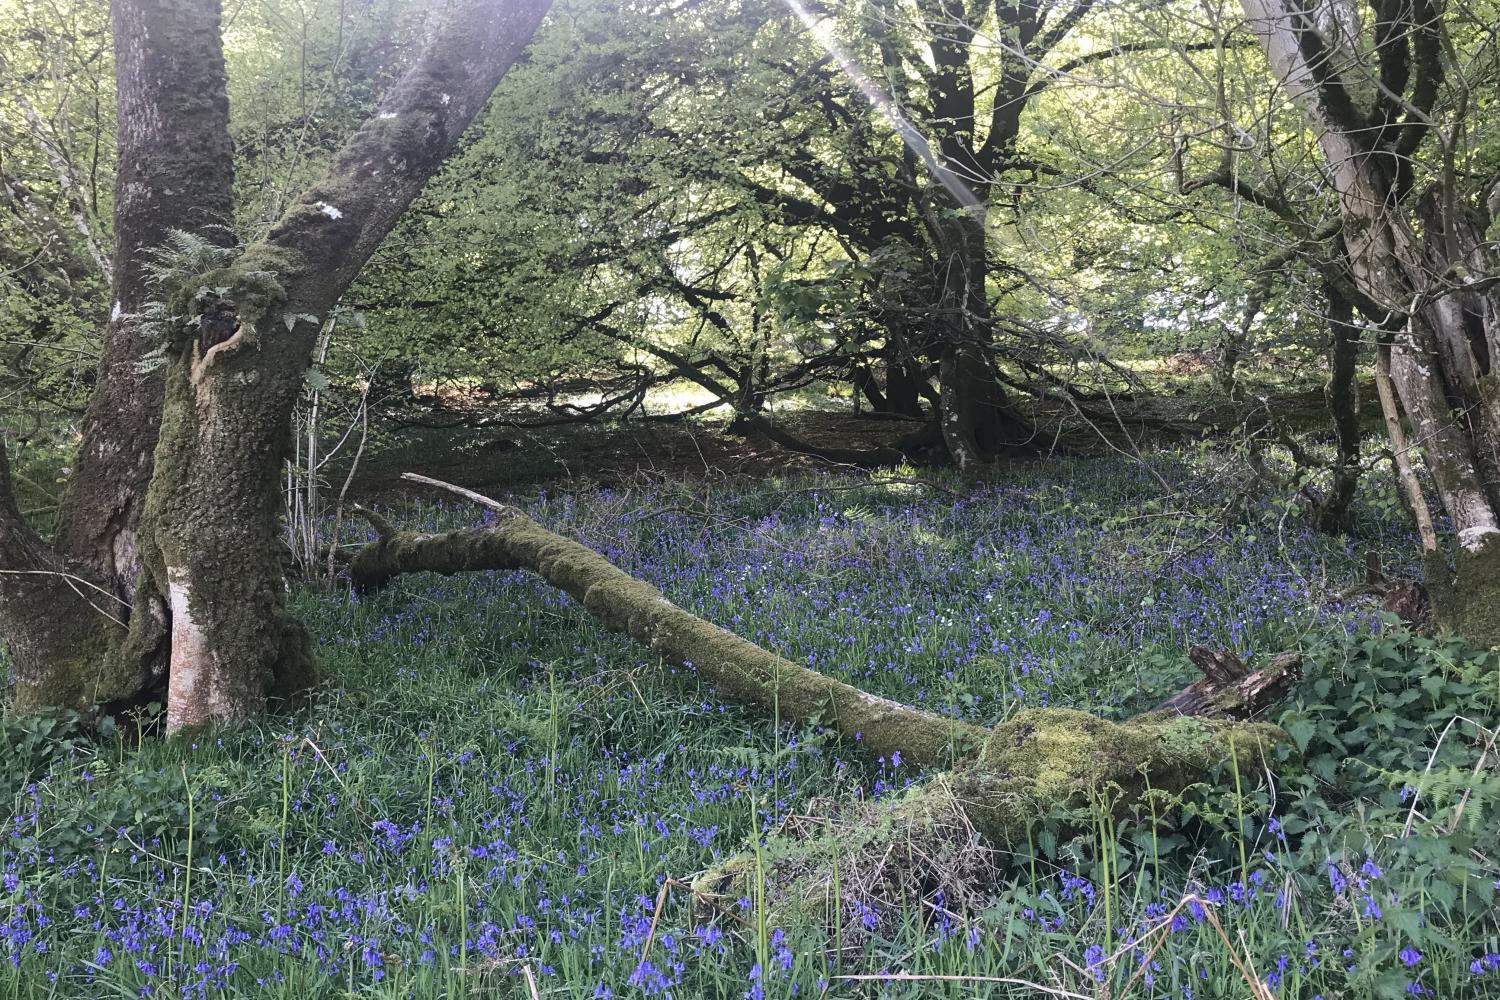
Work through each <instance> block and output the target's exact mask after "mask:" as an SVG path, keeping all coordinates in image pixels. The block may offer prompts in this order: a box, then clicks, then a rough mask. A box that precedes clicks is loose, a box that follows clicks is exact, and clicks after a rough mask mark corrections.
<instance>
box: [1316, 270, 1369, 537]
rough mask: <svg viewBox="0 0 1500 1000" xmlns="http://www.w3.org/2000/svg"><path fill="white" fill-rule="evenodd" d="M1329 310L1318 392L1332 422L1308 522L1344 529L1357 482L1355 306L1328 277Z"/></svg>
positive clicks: (1327, 529) (1324, 528)
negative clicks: (1327, 461) (1324, 371)
mask: <svg viewBox="0 0 1500 1000" xmlns="http://www.w3.org/2000/svg"><path fill="white" fill-rule="evenodd" d="M1323 291H1324V304H1325V308H1326V309H1327V312H1328V337H1329V345H1328V368H1329V375H1328V384H1327V385H1326V386H1325V387H1324V389H1323V397H1324V399H1325V400H1326V401H1327V404H1328V416H1329V418H1330V420H1331V421H1332V423H1333V437H1334V458H1333V464H1332V466H1331V468H1330V470H1329V472H1330V475H1331V476H1332V481H1331V482H1330V483H1329V485H1328V490H1327V492H1326V493H1324V494H1323V495H1322V496H1321V497H1319V498H1317V500H1316V501H1315V503H1314V506H1313V511H1312V514H1313V518H1312V519H1313V526H1314V527H1315V528H1317V529H1318V530H1319V531H1323V532H1327V533H1330V534H1334V533H1338V532H1342V531H1347V530H1349V526H1350V525H1349V508H1350V505H1351V504H1353V502H1354V492H1355V490H1356V489H1358V488H1359V439H1360V428H1359V377H1358V371H1357V364H1358V361H1359V328H1358V327H1356V326H1355V325H1354V306H1353V304H1352V303H1351V302H1350V301H1349V298H1348V296H1346V295H1344V293H1343V292H1342V291H1340V290H1339V288H1338V287H1337V286H1336V285H1335V284H1334V283H1333V282H1331V281H1327V282H1324V285H1323Z"/></svg>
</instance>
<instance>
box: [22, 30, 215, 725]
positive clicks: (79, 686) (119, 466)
mask: <svg viewBox="0 0 1500 1000" xmlns="http://www.w3.org/2000/svg"><path fill="white" fill-rule="evenodd" d="M110 13H111V21H112V24H113V34H114V53H115V75H116V86H115V93H116V103H117V111H118V113H117V125H116V142H117V146H118V149H119V164H118V167H117V173H116V179H115V206H114V209H115V218H114V236H115V252H114V266H113V268H112V287H111V299H112V302H113V305H112V306H111V310H110V317H109V321H108V325H107V326H106V327H105V330H104V337H103V358H102V360H101V363H100V367H99V371H98V373H97V375H96V378H95V383H94V392H93V395H92V396H91V397H90V400H89V407H88V411H87V413H86V415H85V417H84V424H83V440H82V443H81V444H80V446H79V450H78V456H77V458H76V460H75V462H74V472H73V475H72V476H71V478H70V479H69V481H68V484H67V488H66V490H65V491H64V494H63V498H62V504H61V509H60V512H59V517H58V535H57V545H56V552H55V553H49V554H48V555H47V556H46V559H45V561H46V562H47V563H48V565H50V566H52V567H53V569H54V570H58V569H60V568H62V567H66V568H67V571H68V572H70V573H72V574H74V575H75V576H77V577H79V580H77V581H74V582H73V583H72V584H71V585H70V587H68V588H67V592H66V593H61V592H57V590H58V588H57V586H56V585H55V583H53V584H39V583H38V581H35V580H33V581H27V582H26V583H25V584H18V583H17V582H15V581H11V582H6V581H0V598H3V597H4V596H5V595H4V593H3V591H5V590H6V589H14V588H15V587H17V586H24V587H25V588H26V589H28V590H30V591H33V592H36V591H38V590H39V589H41V590H51V591H53V592H54V593H53V594H52V597H51V600H52V601H55V604H54V605H53V610H52V612H51V613H50V616H52V617H54V619H55V620H54V621H53V622H51V623H49V624H48V625H47V626H46V627H45V628H42V629H41V630H40V631H38V630H37V628H36V625H35V624H34V623H31V624H29V623H28V621H29V620H30V619H31V618H32V617H33V616H32V615H30V614H28V613H25V612H20V611H19V608H20V607H21V606H22V605H23V604H24V603H25V602H24V601H23V599H22V597H21V595H19V594H17V595H13V600H12V601H11V602H10V603H11V606H12V608H13V609H14V610H15V613H13V614H12V615H10V616H5V617H4V618H3V619H0V628H3V629H4V631H5V634H6V635H9V636H14V635H18V634H20V633H21V632H23V631H27V632H31V633H32V634H33V639H32V641H28V642H24V643H22V642H17V641H15V640H14V639H13V640H12V649H11V656H12V660H13V662H14V664H15V667H14V673H15V683H16V701H17V704H18V705H23V706H24V705H46V704H51V705H65V706H67V707H71V708H75V709H84V708H87V707H90V706H92V705H94V704H98V703H100V702H110V701H116V700H120V699H124V698H128V697H130V696H131V695H133V694H134V693H135V692H136V691H138V690H140V689H141V688H142V687H143V686H145V685H146V684H147V683H148V682H149V678H150V676H151V674H152V673H153V672H156V673H158V674H159V672H160V671H161V670H162V669H163V668H164V662H163V660H162V657H161V656H160V655H159V652H160V650H159V647H160V645H161V640H162V639H163V638H164V631H163V628H162V626H163V623H164V621H165V617H166V615H165V607H164V606H163V604H162V603H161V601H160V599H159V598H158V597H157V596H156V595H155V594H154V593H151V592H149V591H147V592H146V593H144V594H142V595H140V600H139V604H140V607H138V608H137V607H134V605H136V604H137V585H138V581H139V578H140V575H141V569H142V565H141V564H142V544H141V539H140V521H141V512H142V509H143V507H144V504H145V499H146V490H147V485H148V484H149V482H150V480H151V474H152V454H153V451H154V449H155V447H156V437H157V428H158V421H159V419H160V412H161V401H162V400H161V393H162V389H161V385H162V383H161V373H160V372H159V371H158V372H151V371H146V370H144V369H143V367H142V359H143V358H144V357H145V355H146V354H147V353H148V352H149V351H150V350H151V349H152V348H153V346H154V345H153V343H152V341H151V339H150V338H149V337H148V336H146V335H145V334H144V333H143V332H142V330H141V329H140V327H139V322H138V317H139V314H140V313H141V311H142V309H143V308H144V307H145V306H146V304H147V302H149V301H150V299H151V298H152V297H153V296H154V295H155V294H156V290H155V289H153V288H152V286H151V282H150V280H149V279H148V276H147V273H146V266H147V264H148V260H147V259H146V258H145V257H144V255H143V251H145V250H148V249H151V248H155V247H159V246H161V245H162V244H164V243H165V242H166V240H167V236H168V234H169V233H170V232H171V231H173V230H183V231H189V232H195V233H198V234H201V235H203V236H204V237H205V238H207V239H210V240H211V241H212V242H216V243H219V244H221V245H227V244H228V243H230V242H232V241H233V230H232V229H231V228H230V225H231V224H232V222H233V221H234V220H233V214H234V204H233V197H232V189H233V181H234V177H233V170H234V161H233V150H232V149H231V147H230V141H229V99H228V96H227V94H226V91H225V84H226V79H225V73H224V57H223V51H222V47H221V43H220V37H219V3H218V0H114V2H113V3H112V4H111V10H110ZM37 544H39V541H38V542H36V543H35V544H33V545H32V546H31V547H30V550H31V551H32V552H33V555H36V554H37V553H38V552H39V551H40V550H39V549H38V548H37ZM82 581H87V583H84V582H82ZM80 587H81V588H82V589H83V590H84V591H86V592H88V593H89V594H90V595H91V596H90V598H89V602H90V603H99V604H100V605H101V607H105V606H107V608H108V616H106V615H103V614H101V613H100V612H99V611H98V610H95V608H93V607H91V606H90V603H83V604H80V603H79V601H78V595H77V594H76V593H75V592H74V590H75V589H76V588H80ZM96 588H97V589H96ZM33 596H35V594H33ZM45 603H46V602H44V606H45ZM111 617H113V618H118V619H120V620H122V621H123V620H129V619H133V618H134V619H138V626H139V627H138V630H137V631H138V634H139V635H140V637H141V639H140V642H139V643H137V645H136V647H135V649H134V650H133V652H132V653H130V654H122V655H115V653H114V652H109V653H107V652H106V650H107V649H110V648H111V647H112V645H113V644H114V643H116V642H117V640H118V638H119V636H120V634H121V633H120V630H119V629H118V627H117V626H116V625H115V624H114V623H113V622H112V621H111V620H110V618H111ZM23 619H25V620H23ZM64 623H65V624H64ZM148 624H149V626H150V628H149V629H148V628H147V627H146V626H147V625H148ZM148 632H149V633H152V634H151V636H150V638H148V637H147V633H148ZM46 635H51V636H52V637H53V638H54V639H56V640H57V645H51V644H50V643H49V641H47V640H45V638H44V636H46ZM80 644H82V646H83V647H85V648H87V649H89V650H90V651H91V654H90V655H89V656H88V657H79V656H78V655H76V650H77V648H79V646H80Z"/></svg>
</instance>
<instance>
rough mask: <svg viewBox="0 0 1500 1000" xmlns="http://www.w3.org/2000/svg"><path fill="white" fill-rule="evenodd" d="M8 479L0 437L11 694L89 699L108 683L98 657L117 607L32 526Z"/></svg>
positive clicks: (2, 619) (2, 621)
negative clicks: (18, 504) (39, 535)
mask: <svg viewBox="0 0 1500 1000" xmlns="http://www.w3.org/2000/svg"><path fill="white" fill-rule="evenodd" d="M10 487H11V478H10V463H9V456H8V454H7V451H6V448H5V441H4V440H3V439H0V629H3V630H4V635H5V639H6V646H7V650H8V652H9V654H10V681H11V685H12V688H13V692H12V702H13V704H14V705H15V707H16V708H17V709H18V710H20V711H32V710H35V709H40V708H47V707H54V706H62V707H77V706H81V705H92V704H95V703H97V702H98V701H101V700H104V699H105V698H107V697H108V696H109V695H110V694H112V691H113V685H112V683H111V682H112V680H113V678H111V677H109V676H108V675H107V674H106V672H105V671H104V670H103V669H102V665H103V663H104V662H105V658H106V654H107V651H108V648H109V644H110V641H111V640H112V639H115V638H117V636H118V633H119V632H120V631H121V630H120V628H119V626H118V625H117V623H116V622H115V621H114V620H113V619H114V618H116V617H118V616H119V614H120V613H121V608H120V607H119V606H118V605H117V604H116V601H115V598H114V596H113V595H112V594H110V593H108V592H107V591H104V590H102V589H98V588H96V587H95V585H94V584H93V582H92V581H90V580H88V579H86V578H84V577H82V576H79V575H77V574H76V573H74V572H73V569H72V567H70V566H69V565H68V564H67V563H65V562H64V561H63V560H62V559H61V558H59V557H58V555H57V553H56V552H54V551H53V549H52V548H51V547H50V546H49V545H47V544H46V542H44V541H43V540H42V539H41V538H39V537H38V536H37V534H36V532H34V531H32V530H31V528H30V526H29V525H27V523H26V520H25V518H23V517H22V515H21V511H20V509H19V508H18V507H17V506H16V501H15V495H14V493H13V492H12V491H11V488H10Z"/></svg>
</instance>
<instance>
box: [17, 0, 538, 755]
mask: <svg viewBox="0 0 1500 1000" xmlns="http://www.w3.org/2000/svg"><path fill="white" fill-rule="evenodd" d="M117 3H118V4H119V5H120V7H119V8H118V9H117V13H116V24H117V28H116V30H117V35H118V44H119V45H121V46H122V47H123V48H124V49H125V50H128V51H124V53H123V54H124V58H123V59H122V63H121V72H122V74H124V75H123V76H122V78H121V81H120V86H121V90H122V92H126V93H128V95H129V96H128V97H126V96H122V98H121V102H122V103H121V116H122V119H123V118H124V117H125V116H126V115H127V114H128V115H131V116H143V118H142V121H140V122H137V121H135V120H134V119H132V122H131V124H129V125H128V126H127V127H123V128H122V129H121V130H120V142H121V144H122V148H121V156H120V159H121V181H120V183H121V186H122V199H121V203H122V204H121V207H122V211H123V212H124V213H125V217H124V218H122V223H123V224H122V225H121V226H120V227H119V230H118V237H119V248H118V250H117V259H118V260H120V261H125V262H129V263H130V266H129V267H128V268H127V267H121V268H120V271H125V272H127V273H135V274H136V275H137V278H136V279H135V281H136V283H135V284H133V285H131V286H130V287H129V290H128V291H129V297H130V302H131V303H133V304H135V305H138V306H141V307H144V306H145V304H146V303H147V302H148V301H150V302H151V303H152V304H153V306H154V307H155V308H154V311H155V312H156V313H159V314H160V315H159V316H158V317H157V321H155V322H152V323H150V324H142V323H132V322H127V320H129V319H130V318H131V317H132V316H134V315H135V314H136V313H137V312H142V311H145V310H144V309H143V308H142V309H136V310H131V311H127V310H126V308H125V298H124V297H123V296H122V298H121V300H120V305H119V306H118V307H117V316H116V322H115V323H114V324H113V326H112V332H111V336H112V337H113V338H114V339H113V341H112V344H111V350H110V352H109V357H108V359H107V361H106V369H105V372H104V374H103V375H102V376H101V379H100V383H99V389H98V392H97V394H96V396H95V397H94V399H93V401H92V403H91V409H90V420H89V423H88V425H87V427H86V432H85V453H84V454H83V455H82V456H80V470H79V473H78V475H77V477H76V480H75V482H74V484H73V485H72V487H71V488H70V490H69V504H70V506H69V507H68V508H67V510H68V511H76V512H77V513H76V515H74V516H72V517H71V518H70V519H67V526H66V527H65V529H64V531H63V532H62V533H61V535H60V537H59V544H58V545H56V546H48V545H46V544H45V543H44V542H43V540H42V539H40V538H38V537H36V536H35V535H34V534H33V533H31V532H30V531H29V530H28V529H27V527H26V525H25V523H24V522H23V521H22V519H21V517H20V514H19V512H17V511H16V509H15V504H14V502H13V500H12V499H11V493H10V490H9V478H8V475H7V473H8V470H7V469H5V468H4V466H3V462H0V542H4V543H5V544H4V546H3V549H0V552H3V555H0V569H7V570H10V569H14V570H15V571H14V572H8V573H5V574H3V575H0V627H3V628H4V634H5V637H6V639H7V641H8V644H9V645H10V647H11V651H12V658H13V661H14V667H13V673H14V675H15V680H16V682H17V690H18V694H17V698H16V700H17V703H18V705H20V706H23V707H26V708H37V707H42V706H44V705H61V706H67V707H72V708H77V709H83V710H88V709H91V708H94V707H97V706H99V705H100V704H101V703H104V702H118V701H122V700H126V699H130V698H134V697H139V696H141V695H142V693H143V692H145V691H147V690H151V689H152V688H153V685H154V686H157V687H159V686H160V685H161V683H162V681H163V680H164V681H165V690H166V703H167V728H168V731H169V732H175V731H180V730H183V729H186V728H191V727H196V726H200V725H203V724H206V723H210V722H220V721H234V720H238V719H243V718H247V717H250V716H254V715H256V714H258V713H259V712H261V711H262V710H263V709H264V707H265V704H266V701H267V699H268V697H270V696H272V695H273V694H275V693H278V692H287V691H290V690H292V689H294V688H296V687H299V686H301V685H303V684H305V683H306V682H307V680H308V679H309V678H310V676H311V666H312V662H311V653H310V650H311V644H310V642H309V641H308V637H307V634H306V632H305V630H304V629H303V627H302V626H301V624H300V623H299V622H297V621H296V620H295V619H293V618H292V617H291V616H290V615H289V614H288V612H287V610H286V607H285V590H286V585H285V580H284V575H283V561H282V558H281V542H280V531H279V518H280V514H281V503H280V499H279V493H278V490H279V476H280V473H281V467H282V460H283V458H284V457H285V452H286V448H287V444H288V442H289V441H290V438H291V417H292V409H293V405H294V403H295V401H296V398H297V396H298V394H299V391H300V388H301V385H302V378H303V374H304V372H305V371H306V370H307V367H308V364H309V363H310V361H311V357H312V350H313V343H314V339H315V337H316V334H317V331H318V330H319V328H320V326H321V323H322V321H323V319H324V318H325V317H326V316H327V315H328V314H329V312H330V311H331V310H332V308H333V307H334V305H335V304H336V303H337V301H338V299H339V298H340V296H342V295H343V293H344V291H345V290H346V289H347V288H348V287H349V286H350V284H351V283H352V282H353V281H354V279H355V277H356V276H357V275H358V273H359V271H360V269H361V268H362V267H363V266H364V264H365V262H366V261H367V260H368V259H369V258H370V255H371V254H372V253H374V251H375V249H376V248H377V247H378V246H379V245H380V243H381V241H382V240H383V239H384V238H385V236H386V234H388V233H389V232H390V230H391V229H392V227H394V226H395V224H396V222H397V221H398V219H399V218H400V216H401V215H402V213H403V212H404V211H405V210H406V207H407V206H408V205H409V204H410V203H411V201H412V200H413V199H414V198H415V197H416V196H417V194H418V192H420V190H421V189H422V186H423V185H424V184H425V183H426V182H427V180H428V179H429V178H430V177H431V176H432V175H433V174H434V173H435V172H436V171H437V170H438V168H439V167H440V166H441V165H442V163H443V161H444V159H446V157H447V156H448V155H449V154H450V153H451V151H452V150H453V149H454V148H455V146H456V145H457V143H458V140H459V137H460V136H461V135H462V133H463V132H464V130H465V129H466V128H467V127H468V125H469V123H470V122H471V121H472V120H473V118H474V116H475V115H477V114H478V113H479V111H480V110H481V108H482V107H483V106H484V104H485V102H486V101H487V100H488V98H489V95H490V93H491V92H492V91H493V90H494V88H495V86H496V85H497V84H498V83H499V82H500V79H501V78H502V77H503V76H504V75H505V72H506V71H507V70H508V69H509V67H510V66H511V64H512V63H514V62H515V60H516V59H517V58H518V57H519V55H520V54H521V52H522V50H523V49H524V48H525V46H526V44H527V43H528V42H529V41H530V39H531V36H532V34H533V33H534V32H535V30H536V28H537V26H538V25H539V24H540V22H541V19H542V16H543V15H544V13H545V12H546V9H547V6H548V2H547V0H514V2H508V0H462V2H459V3H456V4H454V5H452V6H451V7H450V9H449V12H448V16H447V18H446V20H445V21H444V23H443V26H442V28H441V29H440V30H438V31H437V32H436V33H435V34H434V35H433V36H432V38H431V40H430V41H429V43H428V44H427V46H426V48H425V49H424V51H423V53H422V54H421V56H420V57H419V58H418V59H417V61H416V63H415V64H414V65H413V67H412V68H411V70H409V71H408V72H407V74H406V75H405V76H404V77H402V79H401V80H400V81H399V82H397V83H396V84H395V85H394V86H393V87H392V89H391V90H390V92H389V93H388V94H387V95H386V97H385V99H384V100H383V101H382V102H381V105H380V107H379V109H378V110H377V112H376V114H375V115H374V116H373V117H371V118H370V119H369V120H368V121H367V122H366V123H365V124H364V125H363V127H361V128H360V129H359V130H358V131H357V132H356V133H355V134H354V135H353V136H352V137H351V138H350V139H349V141H348V142H347V143H346V144H345V146H344V148H343V149H342V150H341V151H340V152H339V153H338V154H337V156H336V157H335V158H334V161H333V163H332V165H331V167H330V168H329V171H328V173H327V174H326V175H325V176H324V178H323V179H322V180H321V181H319V182H318V183H317V184H315V185H313V186H312V187H311V188H310V189H308V190H307V191H306V192H304V193H303V195H302V196H301V197H300V198H298V199H297V200H296V202H295V204H294V205H293V207H292V208H291V209H290V210H289V211H288V212H287V213H286V215H285V216H283V218H282V219H281V220H280V221H279V222H277V224H276V225H275V226H274V227H273V228H272V230H271V232H270V233H269V234H268V235H267V236H266V237H265V239H263V240H261V241H260V242H258V243H255V244H252V245H250V246H248V247H245V248H244V249H243V250H241V251H239V252H237V253H235V252H225V253H223V254H220V255H218V256H217V257H215V258H214V259H212V260H208V261H207V262H206V263H204V264H203V265H202V266H201V267H200V268H198V269H196V270H192V269H187V268H185V267H184V266H181V265H183V263H184V262H182V261H179V262H177V263H178V265H179V266H178V267H177V268H176V270H175V271H174V277H173V278H172V279H171V280H170V281H169V282H167V283H166V284H165V285H163V286H159V287H158V286H151V287H147V286H146V285H145V284H144V282H143V280H142V278H141V269H140V267H139V264H140V262H141V260H142V254H143V253H145V252H147V251H151V250H153V249H154V248H157V247H159V246H160V242H161V241H162V240H165V239H166V238H167V236H168V231H169V230H171V229H177V228H188V227H196V228H198V230H199V232H200V233H201V232H203V231H204V230H203V227H202V225H201V223H200V222H199V221H198V220H196V219H195V218H194V216H193V212H194V210H197V209H204V208H208V209H212V210H214V211H217V210H218V209H219V208H220V207H222V206H223V205H225V204H227V202H226V201H224V199H222V198H219V197H218V196H219V195H222V194H223V190H221V188H222V189H227V185H228V171H229V169H230V168H229V140H228V132H227V129H228V119H227V112H226V106H225V103H224V100H223V95H224V66H223V55H222V50H221V48H220V46H219V43H218V36H217V31H218V2H217V0H117ZM142 18H158V19H162V21H163V25H157V24H156V23H155V22H153V21H150V20H146V21H144V22H143V21H142V20H141V19H142ZM205 34H206V35H209V36H211V38H205V37H204V36H205ZM179 104H181V105H182V106H183V107H182V109H181V110H182V114H183V116H184V117H181V118H179V119H176V120H175V121H176V125H175V126H174V128H176V129H177V131H170V130H167V129H165V128H164V127H160V126H159V123H158V124H157V125H153V124H152V122H153V118H152V115H153V114H155V113H156V112H155V111H153V109H171V108H176V107H177V105H179ZM127 107H128V109H129V110H127ZM162 113H163V114H165V113H167V112H166V111H163V112H162ZM172 113H173V114H176V112H175V111H174V112H172ZM195 116H196V117H195ZM183 130H188V131H186V132H184V131H183ZM199 133H201V134H199ZM127 146H128V147H129V148H126V147H127ZM200 157H202V158H205V159H207V160H209V161H212V162H211V163H209V164H207V165H202V164H198V163H197V161H198V158H200ZM195 164H196V165H195ZM200 170H203V171H207V172H208V174H207V176H200V175H199V174H198V173H197V171H200ZM185 174H192V175H193V176H194V177H195V178H196V180H197V181H198V182H201V183H202V184H203V185H204V194H203V198H204V199H206V200H204V201H200V200H192V201H183V200H181V199H180V198H179V196H180V195H181V194H182V192H183V191H184V190H188V191H190V190H191V185H190V184H188V185H187V186H186V187H183V188H179V187H177V186H175V185H174V183H173V179H174V178H179V177H180V176H182V175H185ZM184 184H186V182H185V181H184ZM153 193H154V194H155V195H159V196H160V197H157V198H156V199H155V200H154V201H153ZM215 199H218V200H215ZM153 204H154V205H156V206H157V208H158V209H159V210H160V211H159V213H158V214H156V215H153V214H151V213H150V212H148V211H146V208H147V207H149V206H151V205H153ZM137 214H138V216H139V217H137ZM164 220H170V221H164ZM210 232H212V230H210ZM147 240H156V241H157V242H155V243H149V242H144V241H147ZM198 243H199V244H203V245H207V244H206V243H204V241H203V240H201V239H200V240H199V241H198ZM148 333H149V336H150V338H151V339H147V338H146V334H148ZM132 338H133V339H132ZM153 351H155V352H164V356H165V367H164V372H158V373H157V374H156V375H155V376H152V375H149V374H147V373H145V372H144V371H143V367H142V366H141V364H140V363H139V362H140V361H141V360H142V359H143V358H144V357H145V355H147V354H148V353H151V352H153ZM163 385H164V386H165V391H164V392H163V388H162V387H163ZM116 413H118V414H119V415H120V424H119V426H118V427H116V426H115V425H114V423H113V420H114V416H115V414H116ZM153 447H154V450H153ZM101 604H102V605H105V606H106V607H102V608H101V607H100V605H101ZM153 668H154V671H153ZM162 670H164V671H165V677H164V678H163V677H162V676H161V671H162Z"/></svg>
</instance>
